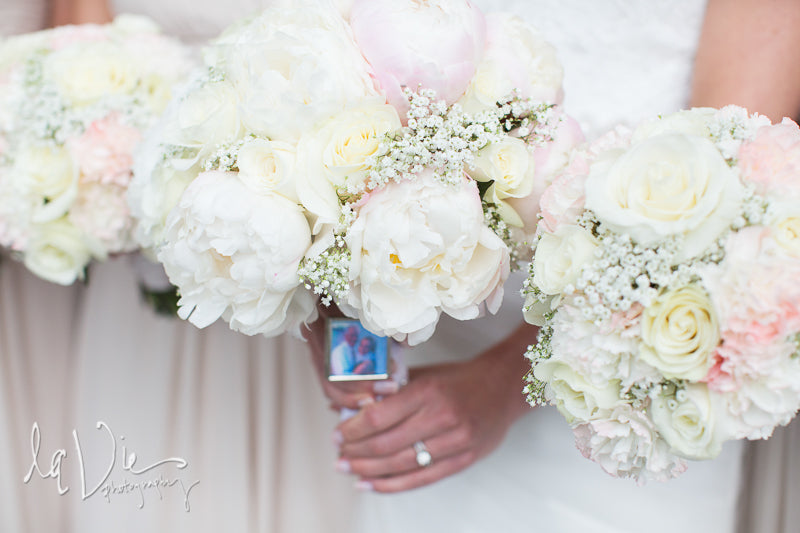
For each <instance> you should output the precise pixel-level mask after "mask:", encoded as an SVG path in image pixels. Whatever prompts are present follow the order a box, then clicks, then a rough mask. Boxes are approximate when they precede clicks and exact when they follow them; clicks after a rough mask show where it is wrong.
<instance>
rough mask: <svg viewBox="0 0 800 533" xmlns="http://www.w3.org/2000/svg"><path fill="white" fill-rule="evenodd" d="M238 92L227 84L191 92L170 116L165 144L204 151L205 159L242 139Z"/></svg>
mask: <svg viewBox="0 0 800 533" xmlns="http://www.w3.org/2000/svg"><path fill="white" fill-rule="evenodd" d="M238 100H239V97H238V95H237V93H236V89H235V88H234V86H233V85H232V84H231V83H228V82H226V81H218V82H209V83H205V84H204V85H202V86H200V87H197V88H195V89H193V90H191V91H189V92H188V93H187V94H186V95H184V96H183V98H182V99H181V100H180V101H179V102H178V103H177V104H176V105H177V109H176V111H174V112H172V113H169V112H168V113H167V115H166V119H167V123H166V125H165V126H164V136H165V138H164V141H165V142H166V143H168V144H174V145H177V146H187V147H192V148H199V149H201V155H199V156H198V157H199V158H200V159H202V158H203V157H204V156H205V155H207V154H208V153H210V152H211V151H212V150H214V149H216V147H217V145H220V144H223V143H226V142H232V141H235V140H236V139H238V138H239V137H240V136H241V132H242V129H241V120H240V115H239V108H238V105H237V104H238Z"/></svg>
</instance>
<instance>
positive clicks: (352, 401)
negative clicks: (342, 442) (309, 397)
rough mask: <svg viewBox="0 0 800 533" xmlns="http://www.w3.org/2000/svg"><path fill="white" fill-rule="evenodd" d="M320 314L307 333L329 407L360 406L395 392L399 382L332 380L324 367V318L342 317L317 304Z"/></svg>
mask: <svg viewBox="0 0 800 533" xmlns="http://www.w3.org/2000/svg"><path fill="white" fill-rule="evenodd" d="M319 313H320V316H319V318H318V319H317V321H316V322H314V323H313V324H311V325H310V326H309V331H308V334H307V335H306V337H307V339H306V341H307V342H308V346H309V349H310V350H311V359H312V363H313V364H314V370H316V374H317V378H318V379H319V382H320V386H321V387H322V390H323V392H324V393H325V396H327V398H328V399H329V400H330V401H331V409H333V410H336V411H338V410H340V409H342V408H347V409H359V408H361V407H363V406H365V405H368V404H371V403H373V402H374V401H375V397H376V396H386V395H389V394H394V393H395V392H397V390H398V388H399V385H398V384H397V383H395V382H394V381H391V380H382V381H360V382H359V381H351V382H331V381H328V376H327V373H326V370H325V367H326V365H325V349H326V346H325V321H326V319H327V318H328V317H340V316H343V315H342V314H341V313H340V312H339V311H338V309H336V308H335V307H324V306H322V305H320V306H319Z"/></svg>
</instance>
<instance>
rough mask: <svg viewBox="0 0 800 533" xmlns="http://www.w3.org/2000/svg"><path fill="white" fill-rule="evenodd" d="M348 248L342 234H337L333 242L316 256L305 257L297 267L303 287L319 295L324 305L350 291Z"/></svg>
mask: <svg viewBox="0 0 800 533" xmlns="http://www.w3.org/2000/svg"><path fill="white" fill-rule="evenodd" d="M350 257H351V256H350V250H349V249H348V248H347V245H346V244H345V242H344V236H343V235H341V234H337V235H336V236H335V241H334V244H333V245H331V246H330V247H329V248H327V249H326V250H324V251H323V252H322V253H320V254H319V255H317V256H314V257H307V258H305V259H303V261H301V263H300V266H299V267H298V269H297V273H298V275H299V276H300V281H301V282H302V283H304V285H305V288H306V289H309V290H313V291H314V294H318V295H320V296H321V301H322V303H323V304H324V305H330V304H331V302H333V301H341V300H343V299H345V298H346V297H347V294H348V292H349V291H350V283H349V272H350Z"/></svg>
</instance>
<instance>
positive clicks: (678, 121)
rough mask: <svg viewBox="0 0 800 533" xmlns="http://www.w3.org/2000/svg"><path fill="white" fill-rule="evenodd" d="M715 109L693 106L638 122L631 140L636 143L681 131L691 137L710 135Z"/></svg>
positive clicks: (706, 136) (707, 136)
mask: <svg viewBox="0 0 800 533" xmlns="http://www.w3.org/2000/svg"><path fill="white" fill-rule="evenodd" d="M716 113H717V110H716V109H714V108H711V107H695V108H693V109H690V110H684V111H678V112H676V113H672V114H670V115H667V116H664V117H658V118H655V119H652V120H649V121H646V122H643V123H642V124H640V125H639V126H638V127H637V128H636V129H635V130H634V132H633V136H632V137H631V141H632V142H633V143H638V142H640V141H642V140H644V139H646V138H648V137H655V136H656V135H664V134H670V133H681V134H683V135H688V136H693V137H705V138H710V137H711V130H710V129H709V124H710V123H711V121H713V120H714V116H715V115H716Z"/></svg>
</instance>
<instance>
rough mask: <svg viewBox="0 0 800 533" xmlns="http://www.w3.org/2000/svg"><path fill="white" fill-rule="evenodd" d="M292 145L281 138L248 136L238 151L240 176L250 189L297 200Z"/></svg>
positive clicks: (296, 201) (293, 148) (294, 154)
mask: <svg viewBox="0 0 800 533" xmlns="http://www.w3.org/2000/svg"><path fill="white" fill-rule="evenodd" d="M295 157H296V152H295V147H294V146H292V145H291V144H289V143H285V142H281V141H269V140H267V139H258V138H256V139H248V140H247V141H246V142H245V143H244V145H242V147H241V149H240V150H239V156H238V158H237V166H238V167H239V179H240V180H242V181H243V182H244V183H245V185H247V186H248V187H250V189H252V190H253V191H255V192H257V193H260V194H266V193H268V192H273V193H275V194H280V195H281V196H284V197H286V198H288V199H289V200H291V201H293V202H295V203H298V198H297V183H296V178H295Z"/></svg>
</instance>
